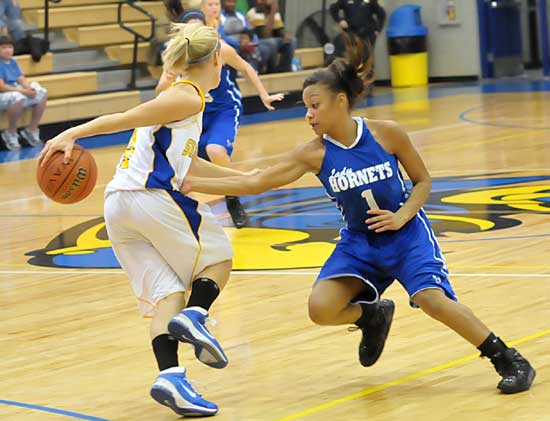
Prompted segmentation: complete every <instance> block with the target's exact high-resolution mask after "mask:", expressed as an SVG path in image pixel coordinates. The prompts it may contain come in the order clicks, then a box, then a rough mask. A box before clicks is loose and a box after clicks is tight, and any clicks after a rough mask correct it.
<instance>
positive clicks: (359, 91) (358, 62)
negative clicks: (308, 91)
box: [303, 34, 372, 108]
mask: <svg viewBox="0 0 550 421" xmlns="http://www.w3.org/2000/svg"><path fill="white" fill-rule="evenodd" d="M343 37H344V41H345V44H346V58H337V59H336V60H334V61H333V62H332V63H331V64H330V65H329V66H328V68H327V69H324V70H320V71H318V72H315V73H314V74H312V75H311V76H309V77H308V78H306V80H305V81H304V85H303V89H305V88H307V87H308V86H310V85H317V84H321V85H325V86H326V87H328V88H329V89H330V90H331V91H332V92H334V93H339V92H343V93H345V94H346V96H347V98H348V102H349V106H350V108H352V107H353V106H354V105H355V104H356V102H357V100H358V99H360V98H361V97H362V95H363V94H364V92H365V91H366V88H367V87H368V85H369V84H370V83H371V82H372V51H371V49H370V48H368V49H366V48H365V46H364V44H363V43H362V42H361V41H360V40H359V39H358V38H357V37H355V38H353V39H351V38H350V37H349V36H348V35H347V34H343ZM366 53H368V57H367V58H366V57H365V55H366Z"/></svg>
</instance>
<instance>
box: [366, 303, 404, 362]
mask: <svg viewBox="0 0 550 421" xmlns="http://www.w3.org/2000/svg"><path fill="white" fill-rule="evenodd" d="M394 311H395V303H394V302H393V301H392V300H388V299H384V300H380V302H379V303H378V309H377V310H376V314H375V315H374V317H373V318H372V319H371V320H369V322H368V323H367V324H366V325H365V326H360V327H359V329H361V331H362V332H363V337H362V338H361V342H360V343H359V362H360V363H361V365H362V366H363V367H370V366H371V365H374V363H375V362H376V361H378V358H380V355H382V351H383V350H384V344H385V343H386V339H387V337H388V333H389V332H390V327H391V323H392V321H393V313H394Z"/></svg>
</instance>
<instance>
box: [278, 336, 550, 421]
mask: <svg viewBox="0 0 550 421" xmlns="http://www.w3.org/2000/svg"><path fill="white" fill-rule="evenodd" d="M545 335H550V329H548V330H543V331H541V332H538V333H535V334H533V335H529V336H525V337H523V338H520V339H517V340H515V341H512V342H509V345H512V346H514V345H517V344H520V343H523V342H527V341H532V340H533V339H538V338H540V337H542V336H545ZM478 357H479V353H476V354H472V355H468V356H467V357H463V358H459V359H457V360H453V361H451V362H448V363H445V364H441V365H438V366H435V367H432V368H428V369H426V370H422V371H419V372H417V373H413V374H409V375H408V376H405V377H401V378H400V379H397V380H393V381H391V382H388V383H384V384H381V385H379V386H374V387H371V388H370V389H365V390H362V391H361V392H357V393H353V394H351V395H348V396H344V397H343V398H340V399H335V400H333V401H330V402H327V403H324V404H322V405H319V406H315V407H313V408H310V409H306V410H305V411H302V412H298V413H296V414H292V415H288V416H286V417H284V418H279V419H277V420H276V421H290V420H296V419H298V418H302V417H305V416H307V415H311V414H315V413H317V412H321V411H324V410H325V409H329V408H332V407H334V406H337V405H340V404H343V403H346V402H349V401H352V400H354V399H357V398H362V397H364V396H368V395H372V394H373V393H376V392H379V391H381V390H386V389H389V388H391V387H394V386H398V385H400V384H403V383H406V382H408V381H410V380H415V379H418V378H420V377H424V376H427V375H430V374H433V373H437V372H439V371H443V370H446V369H447V368H451V367H454V366H457V365H460V364H463V363H467V362H468V361H472V360H475V359H476V358H478Z"/></svg>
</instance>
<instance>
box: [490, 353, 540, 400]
mask: <svg viewBox="0 0 550 421" xmlns="http://www.w3.org/2000/svg"><path fill="white" fill-rule="evenodd" d="M491 362H492V363H493V365H494V366H495V369H496V370H497V372H498V374H500V375H501V376H502V380H501V381H500V382H499V383H498V385H497V388H498V389H500V391H501V392H502V393H506V394H512V393H518V392H523V391H524V390H528V389H529V388H530V387H531V384H532V383H533V380H534V379H535V375H536V371H535V369H534V368H533V367H531V364H529V361H527V360H526V359H525V358H523V357H522V356H521V354H520V353H519V352H518V351H516V350H515V349H514V348H508V349H507V350H506V351H504V352H503V353H502V354H500V355H498V356H496V357H493V358H492V359H491Z"/></svg>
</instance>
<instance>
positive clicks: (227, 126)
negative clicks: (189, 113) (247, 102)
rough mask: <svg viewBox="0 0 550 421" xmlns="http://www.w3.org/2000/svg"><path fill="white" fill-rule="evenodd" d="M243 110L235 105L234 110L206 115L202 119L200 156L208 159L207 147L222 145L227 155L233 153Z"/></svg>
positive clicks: (223, 110)
mask: <svg viewBox="0 0 550 421" xmlns="http://www.w3.org/2000/svg"><path fill="white" fill-rule="evenodd" d="M241 115H242V108H241V107H240V106H238V105H235V106H234V107H233V108H226V109H221V110H217V111H216V112H209V113H204V114H203V117H202V134H201V139H200V142H199V156H200V157H201V158H203V159H208V155H207V154H206V146H208V145H220V146H222V147H224V148H225V150H226V151H227V154H228V155H229V156H231V154H232V153H233V142H235V139H236V137H237V130H238V129H239V124H240V122H241Z"/></svg>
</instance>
